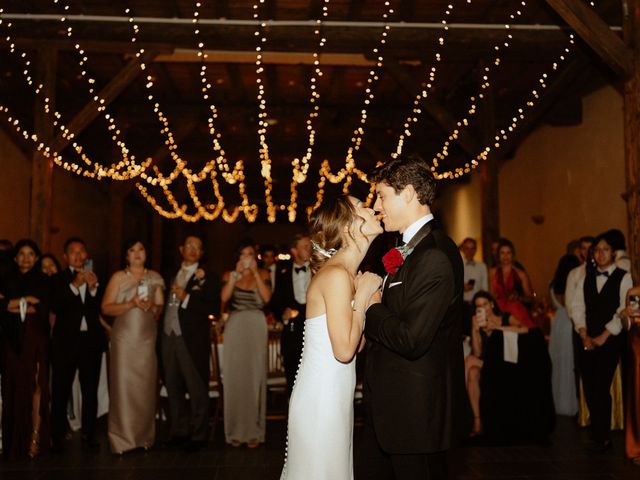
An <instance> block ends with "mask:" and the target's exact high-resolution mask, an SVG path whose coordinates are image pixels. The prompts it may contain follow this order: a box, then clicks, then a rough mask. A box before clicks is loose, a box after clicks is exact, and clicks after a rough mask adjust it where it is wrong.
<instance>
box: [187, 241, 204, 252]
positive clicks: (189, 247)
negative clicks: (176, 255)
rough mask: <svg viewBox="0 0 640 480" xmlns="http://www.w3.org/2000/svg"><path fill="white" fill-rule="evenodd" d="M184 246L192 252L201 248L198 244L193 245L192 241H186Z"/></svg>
mask: <svg viewBox="0 0 640 480" xmlns="http://www.w3.org/2000/svg"><path fill="white" fill-rule="evenodd" d="M184 248H186V249H187V250H192V251H194V252H199V251H200V250H201V249H202V248H201V247H200V245H194V244H193V243H187V244H186V245H185V246H184Z"/></svg>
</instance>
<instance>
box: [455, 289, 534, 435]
mask: <svg viewBox="0 0 640 480" xmlns="http://www.w3.org/2000/svg"><path fill="white" fill-rule="evenodd" d="M473 305H474V307H475V314H474V315H473V317H472V318H471V354H470V355H468V356H467V357H466V358H465V379H466V384H467V394H468V395H469V402H470V403H471V410H472V412H473V427H472V430H471V436H472V437H474V436H476V435H479V434H480V433H482V419H481V417H480V374H481V370H482V366H483V361H482V353H483V347H484V345H485V343H486V342H487V341H488V339H489V338H490V337H491V335H492V334H493V332H494V331H496V330H498V331H513V332H516V333H526V332H527V331H528V329H527V328H526V327H524V326H523V325H522V322H520V320H518V319H517V318H516V317H515V316H514V315H512V314H511V313H509V312H506V313H501V312H500V310H499V309H498V307H497V304H496V301H495V299H494V298H493V296H492V295H491V294H490V293H489V292H485V291H483V290H481V291H479V292H477V293H476V294H475V295H474V296H473Z"/></svg>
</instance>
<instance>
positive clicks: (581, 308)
mask: <svg viewBox="0 0 640 480" xmlns="http://www.w3.org/2000/svg"><path fill="white" fill-rule="evenodd" d="M616 268H617V267H616V265H615V264H613V265H610V266H609V267H608V268H607V269H606V270H600V271H606V272H609V275H611V274H612V273H613V271H614V270H615V269H616ZM574 270H576V269H574ZM571 272H573V270H572V271H571ZM585 273H586V269H585ZM585 278H586V274H585V275H583V276H582V278H581V279H580V281H579V282H578V284H577V285H576V287H577V288H576V291H575V293H574V294H573V300H572V302H571V313H572V317H571V320H573V325H574V327H575V329H576V332H579V331H580V329H581V328H586V327H587V312H586V305H585V301H584V280H585ZM608 279H609V277H605V276H603V275H598V276H597V277H596V288H597V289H598V293H600V291H601V290H602V287H604V284H605V283H607V280H608ZM567 286H568V284H567ZM631 287H633V281H632V280H631V274H630V273H626V274H625V275H624V277H622V281H621V282H620V293H619V296H620V303H619V307H618V309H617V310H616V313H615V314H614V315H613V317H612V318H611V320H609V322H607V324H606V325H605V328H606V329H607V330H608V331H609V333H611V334H612V335H618V334H619V333H620V331H621V330H622V322H621V321H620V317H619V315H618V314H619V313H620V312H621V311H622V310H624V308H625V304H626V301H627V292H628V291H629V289H630V288H631Z"/></svg>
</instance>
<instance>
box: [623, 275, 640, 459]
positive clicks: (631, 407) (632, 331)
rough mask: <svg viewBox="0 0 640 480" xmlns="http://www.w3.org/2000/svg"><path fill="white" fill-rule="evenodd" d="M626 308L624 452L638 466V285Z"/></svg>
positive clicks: (639, 384) (639, 290) (639, 298)
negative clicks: (626, 367) (626, 345)
mask: <svg viewBox="0 0 640 480" xmlns="http://www.w3.org/2000/svg"><path fill="white" fill-rule="evenodd" d="M625 305H626V308H625V309H624V310H623V311H622V312H620V317H621V318H622V323H623V326H624V327H625V328H626V329H627V330H628V331H629V350H630V353H631V355H630V356H629V360H630V361H629V371H628V373H629V385H628V387H627V398H626V400H627V408H626V415H625V422H626V425H625V452H626V454H627V457H628V458H629V459H630V460H631V461H632V462H633V463H634V464H636V465H637V466H640V285H636V286H634V287H633V288H632V289H631V290H629V291H628V292H627V299H626V303H625Z"/></svg>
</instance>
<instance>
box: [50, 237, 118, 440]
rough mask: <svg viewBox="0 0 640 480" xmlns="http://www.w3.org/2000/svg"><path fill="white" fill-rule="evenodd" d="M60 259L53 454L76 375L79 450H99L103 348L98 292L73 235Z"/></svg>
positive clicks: (83, 246)
mask: <svg viewBox="0 0 640 480" xmlns="http://www.w3.org/2000/svg"><path fill="white" fill-rule="evenodd" d="M64 258H65V260H66V262H67V264H68V267H67V268H65V269H64V270H63V271H61V272H60V273H59V274H58V275H56V277H55V278H54V291H53V309H54V313H55V314H56V322H55V325H54V326H53V331H52V338H51V366H52V375H53V378H52V387H51V389H52V394H51V397H52V398H51V421H52V424H51V433H52V439H53V447H54V450H55V451H57V452H61V451H63V450H64V448H65V443H64V442H65V437H66V434H67V430H68V426H69V425H68V422H67V403H68V401H69V396H70V395H71V385H72V384H73V379H74V377H75V375H76V371H77V372H78V374H79V378H80V389H81V392H82V443H83V447H84V448H86V449H89V450H97V449H98V448H99V447H100V444H99V443H98V441H97V439H96V417H97V413H98V383H99V379H100V367H101V363H102V353H103V352H104V350H105V347H106V338H105V333H104V329H103V328H102V325H101V324H100V319H99V317H100V298H101V296H102V290H101V287H100V285H99V283H98V276H97V275H96V274H95V273H94V272H93V262H92V261H91V260H90V259H89V253H88V252H87V246H86V244H85V242H84V241H83V240H82V239H81V238H78V237H72V238H69V239H68V240H67V241H66V242H65V244H64Z"/></svg>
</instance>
